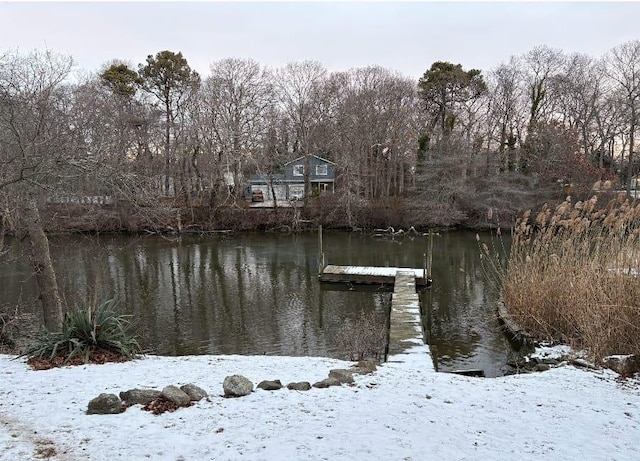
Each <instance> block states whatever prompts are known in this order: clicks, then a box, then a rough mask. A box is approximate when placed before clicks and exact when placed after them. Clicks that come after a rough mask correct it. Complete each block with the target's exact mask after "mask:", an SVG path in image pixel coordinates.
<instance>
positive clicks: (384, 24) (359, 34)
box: [0, 1, 640, 79]
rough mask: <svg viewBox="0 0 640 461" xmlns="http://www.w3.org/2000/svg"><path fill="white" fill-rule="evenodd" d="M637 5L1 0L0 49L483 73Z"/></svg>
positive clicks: (594, 47)
mask: <svg viewBox="0 0 640 461" xmlns="http://www.w3.org/2000/svg"><path fill="white" fill-rule="evenodd" d="M639 21H640V3H635V2H624V3H592V2H589V3H579V2H570V3H542V2H525V3H512V2H498V3H496V2H493V3H482V2H406V3H404V2H385V3H383V2H355V3H347V2H322V3H311V2H284V3H271V2H257V3H256V2H199V3H168V2H165V3H158V2H137V3H131V2H116V3H74V2H72V3H57V2H51V3H22V2H11V3H7V2H5V1H1V2H0V24H1V25H2V26H1V27H0V52H1V51H6V50H8V49H16V48H18V49H19V50H20V51H29V50H31V49H34V48H37V49H40V50H44V49H47V48H48V49H50V50H53V51H57V52H60V53H65V54H70V55H72V56H73V57H74V59H75V61H76V63H77V65H78V67H79V68H82V69H85V70H88V71H97V70H98V69H99V68H100V66H101V65H102V64H104V63H105V62H107V61H109V60H111V59H114V58H118V59H124V60H126V61H129V62H131V63H132V64H134V65H137V64H138V63H140V62H143V61H144V60H145V58H146V56H147V55H149V54H155V53H157V52H158V51H162V50H171V51H175V52H177V51H182V53H183V54H184V56H185V57H186V58H187V60H188V61H189V64H190V65H191V66H192V67H193V68H194V69H196V70H197V71H198V72H200V73H201V74H202V75H207V74H208V72H209V64H210V63H211V62H213V61H216V60H219V59H223V58H228V57H236V58H253V59H255V60H256V61H258V62H259V63H260V64H263V65H267V66H270V67H278V66H282V65H284V64H286V63H287V62H291V61H299V60H305V59H312V60H317V61H319V62H321V63H322V64H324V65H325V66H326V67H327V68H328V69H329V70H347V69H349V68H353V67H362V66H367V65H370V64H375V65H380V66H383V67H387V68H390V69H393V70H396V71H399V72H400V73H402V74H404V75H406V76H409V77H413V78H416V79H417V78H419V77H420V76H421V75H422V74H423V73H424V71H425V70H427V69H428V68H429V67H430V66H431V64H432V63H433V62H434V61H438V60H445V61H451V62H454V63H460V64H462V66H463V68H465V69H470V68H478V69H482V70H484V71H488V70H490V69H491V68H493V67H495V66H496V65H497V64H499V63H500V62H503V61H507V60H508V59H509V57H510V56H511V55H514V54H521V53H524V52H527V51H529V50H531V49H532V48H533V47H535V46H537V45H542V44H545V45H548V46H551V47H554V48H560V49H562V50H564V51H565V52H582V53H587V54H589V55H591V56H601V55H602V54H604V53H606V52H607V51H608V50H609V49H610V48H612V47H614V46H616V45H619V44H621V43H624V42H626V41H629V40H635V39H639V38H640V26H639V25H638V24H639Z"/></svg>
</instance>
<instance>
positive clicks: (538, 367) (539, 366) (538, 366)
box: [533, 363, 550, 371]
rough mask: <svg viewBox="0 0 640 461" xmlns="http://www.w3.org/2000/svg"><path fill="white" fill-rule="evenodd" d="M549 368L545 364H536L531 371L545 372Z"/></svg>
mask: <svg viewBox="0 0 640 461" xmlns="http://www.w3.org/2000/svg"><path fill="white" fill-rule="evenodd" d="M549 368H550V367H549V365H548V364H546V363H536V366H535V367H533V371H547V370H549Z"/></svg>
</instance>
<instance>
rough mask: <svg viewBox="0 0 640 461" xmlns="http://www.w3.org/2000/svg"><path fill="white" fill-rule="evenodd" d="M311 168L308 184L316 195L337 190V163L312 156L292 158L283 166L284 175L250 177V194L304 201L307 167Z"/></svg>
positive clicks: (269, 198) (270, 198) (249, 195)
mask: <svg viewBox="0 0 640 461" xmlns="http://www.w3.org/2000/svg"><path fill="white" fill-rule="evenodd" d="M307 164H308V165H307ZM307 166H308V167H309V168H310V171H309V183H310V186H311V191H312V193H314V194H323V193H333V192H334V191H335V179H336V164H335V163H333V162H332V161H330V160H327V159H324V158H322V157H318V156H317V155H309V156H308V157H307V156H303V157H299V158H297V159H295V160H291V161H290V162H288V163H285V165H284V174H256V175H251V176H249V190H248V194H247V195H248V197H247V198H249V199H251V198H252V197H253V198H254V199H255V198H256V197H261V200H273V195H272V193H271V192H272V186H273V191H274V193H275V196H276V200H301V199H303V198H304V183H305V168H307Z"/></svg>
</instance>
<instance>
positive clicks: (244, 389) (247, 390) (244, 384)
mask: <svg viewBox="0 0 640 461" xmlns="http://www.w3.org/2000/svg"><path fill="white" fill-rule="evenodd" d="M222 388H223V389H224V395H225V397H243V396H245V395H249V394H251V393H252V392H253V383H252V382H251V381H249V380H248V379H247V378H245V377H244V376H241V375H232V376H227V377H226V378H224V382H223V383H222Z"/></svg>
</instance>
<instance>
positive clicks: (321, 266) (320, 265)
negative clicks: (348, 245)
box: [318, 224, 324, 275]
mask: <svg viewBox="0 0 640 461" xmlns="http://www.w3.org/2000/svg"><path fill="white" fill-rule="evenodd" d="M323 270H324V251H323V249H322V224H320V225H319V226H318V275H322V271H323Z"/></svg>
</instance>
